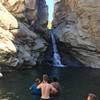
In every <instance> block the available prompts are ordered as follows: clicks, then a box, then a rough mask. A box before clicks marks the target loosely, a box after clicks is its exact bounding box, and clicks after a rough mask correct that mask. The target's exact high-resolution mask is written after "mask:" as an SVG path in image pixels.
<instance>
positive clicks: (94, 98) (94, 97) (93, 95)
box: [88, 93, 96, 100]
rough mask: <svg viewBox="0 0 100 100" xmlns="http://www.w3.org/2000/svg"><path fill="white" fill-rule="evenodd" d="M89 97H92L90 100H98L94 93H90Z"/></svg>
mask: <svg viewBox="0 0 100 100" xmlns="http://www.w3.org/2000/svg"><path fill="white" fill-rule="evenodd" d="M88 97H90V100H96V95H95V94H93V93H89V94H88Z"/></svg>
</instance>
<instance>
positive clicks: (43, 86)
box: [37, 74, 56, 100]
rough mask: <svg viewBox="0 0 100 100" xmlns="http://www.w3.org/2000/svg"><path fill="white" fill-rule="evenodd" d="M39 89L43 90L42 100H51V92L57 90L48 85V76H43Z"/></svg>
mask: <svg viewBox="0 0 100 100" xmlns="http://www.w3.org/2000/svg"><path fill="white" fill-rule="evenodd" d="M37 89H41V100H50V92H51V91H55V92H56V89H55V88H54V87H53V86H52V85H51V84H49V83H48V75H47V74H44V75H43V82H42V83H40V84H39V85H38V86H37Z"/></svg>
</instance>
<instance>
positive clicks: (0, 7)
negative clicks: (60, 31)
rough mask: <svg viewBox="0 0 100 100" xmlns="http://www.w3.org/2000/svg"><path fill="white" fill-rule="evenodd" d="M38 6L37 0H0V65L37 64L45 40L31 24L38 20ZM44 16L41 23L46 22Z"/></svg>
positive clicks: (19, 66)
mask: <svg viewBox="0 0 100 100" xmlns="http://www.w3.org/2000/svg"><path fill="white" fill-rule="evenodd" d="M42 5H44V3H43V4H42ZM45 5H46V4H45ZM39 6H40V5H39ZM44 7H45V6H44ZM37 9H38V3H37V2H36V0H0V65H7V66H9V69H10V68H12V67H15V68H21V65H23V64H27V65H32V66H34V65H36V62H37V59H38V57H39V55H40V54H41V53H42V52H44V51H45V49H46V47H47V46H46V45H47V43H46V41H45V40H44V39H43V38H42V37H40V34H39V33H35V32H34V31H33V30H34V28H32V27H31V24H32V25H34V23H36V22H38V23H39V22H40V20H38V17H37V13H38V11H37ZM44 12H45V10H44ZM45 13H47V12H45ZM41 15H42V13H41ZM43 17H44V21H43V23H42V22H41V25H43V24H46V23H47V22H46V21H47V15H46V16H45V15H44V16H43ZM29 21H30V22H32V23H29ZM30 27H31V28H30ZM40 33H41V32H40ZM11 66H12V67H11ZM4 67H5V66H4ZM0 69H1V70H2V68H0Z"/></svg>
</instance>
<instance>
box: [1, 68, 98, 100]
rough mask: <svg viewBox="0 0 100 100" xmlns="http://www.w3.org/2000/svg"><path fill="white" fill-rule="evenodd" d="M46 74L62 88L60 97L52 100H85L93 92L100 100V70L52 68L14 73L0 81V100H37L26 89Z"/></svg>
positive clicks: (37, 99) (37, 98)
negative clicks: (54, 77)
mask: <svg viewBox="0 0 100 100" xmlns="http://www.w3.org/2000/svg"><path fill="white" fill-rule="evenodd" d="M44 73H47V74H48V75H49V76H50V77H53V76H56V77H58V78H59V80H60V84H61V87H62V91H61V95H60V96H59V97H56V98H53V100H86V98H87V95H88V93H90V92H93V93H95V94H96V95H97V97H98V100H99V99H100V70H99V69H90V68H66V67H64V68H58V67H57V68H54V67H43V66H40V67H36V68H33V69H32V70H23V71H16V72H13V73H9V74H7V76H4V77H3V78H2V79H0V100H2V99H3V98H9V100H39V97H35V96H32V95H31V94H30V92H29V90H28V88H29V87H30V86H31V85H32V83H33V82H34V80H35V78H37V77H39V78H42V75H43V74H44Z"/></svg>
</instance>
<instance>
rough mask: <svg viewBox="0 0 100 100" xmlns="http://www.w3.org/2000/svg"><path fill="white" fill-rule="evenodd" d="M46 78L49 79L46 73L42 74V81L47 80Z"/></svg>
mask: <svg viewBox="0 0 100 100" xmlns="http://www.w3.org/2000/svg"><path fill="white" fill-rule="evenodd" d="M48 80H49V77H48V75H47V74H43V81H44V82H48Z"/></svg>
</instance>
